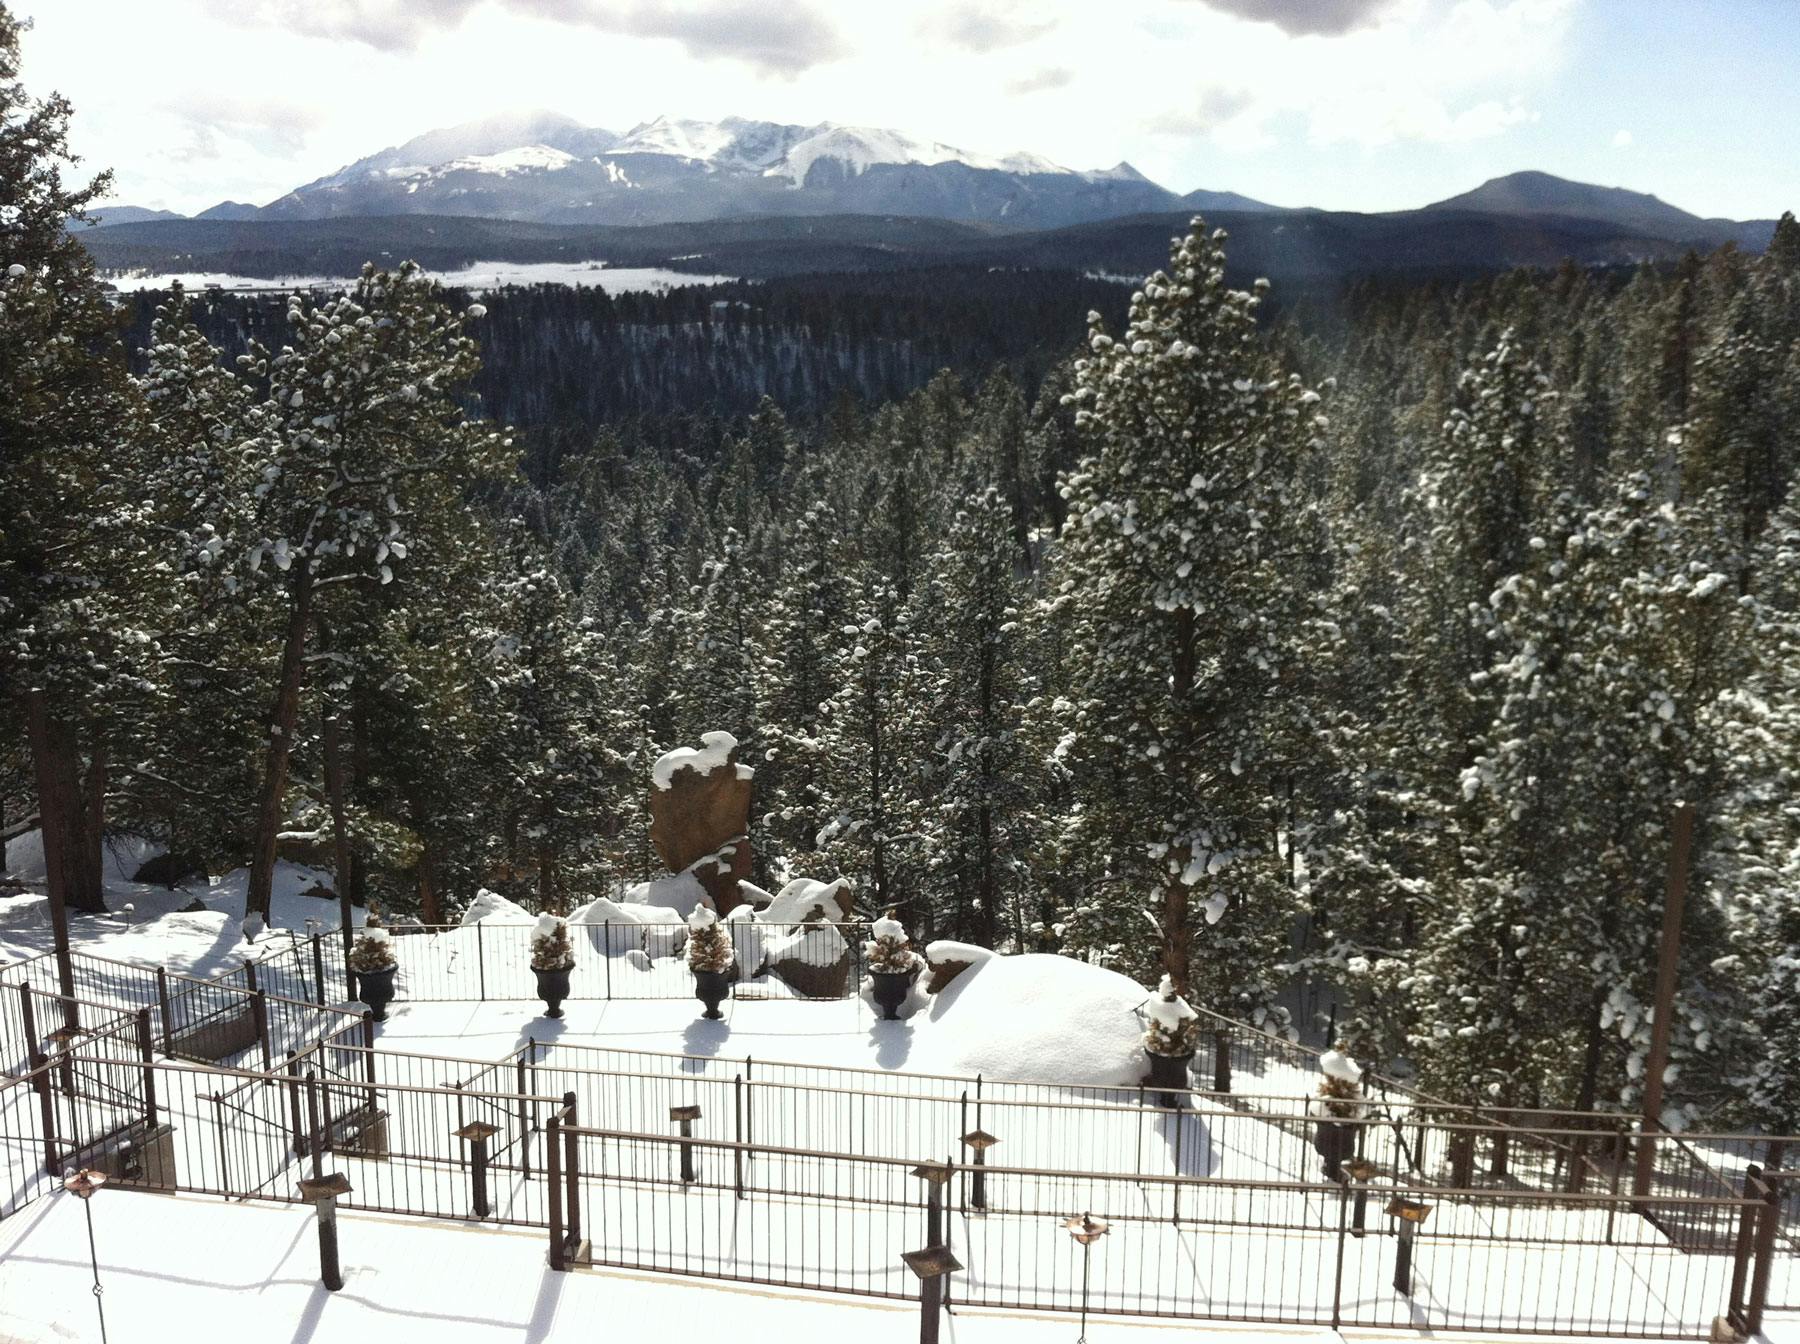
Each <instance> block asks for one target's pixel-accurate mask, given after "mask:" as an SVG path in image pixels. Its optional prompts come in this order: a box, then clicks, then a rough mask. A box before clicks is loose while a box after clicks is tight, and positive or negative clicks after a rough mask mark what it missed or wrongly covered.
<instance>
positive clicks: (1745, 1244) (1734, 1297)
mask: <svg viewBox="0 0 1800 1344" xmlns="http://www.w3.org/2000/svg"><path fill="white" fill-rule="evenodd" d="M1760 1184H1762V1168H1761V1167H1759V1166H1757V1165H1756V1164H1755V1163H1754V1162H1752V1163H1751V1164H1750V1165H1749V1166H1747V1167H1745V1168H1744V1197H1745V1198H1746V1199H1752V1198H1754V1196H1753V1195H1752V1193H1751V1192H1752V1191H1753V1190H1755V1188H1756V1187H1757V1186H1759V1185H1760ZM1760 1211H1761V1210H1760V1209H1759V1207H1758V1206H1757V1205H1755V1204H1745V1205H1743V1206H1742V1207H1741V1208H1740V1209H1739V1210H1738V1230H1737V1236H1736V1238H1735V1239H1734V1240H1733V1241H1732V1245H1731V1296H1730V1297H1728V1298H1727V1299H1726V1300H1725V1319H1726V1320H1728V1321H1729V1322H1731V1324H1732V1325H1734V1326H1736V1327H1737V1328H1738V1329H1740V1330H1742V1329H1743V1328H1744V1305H1745V1304H1744V1288H1745V1286H1746V1284H1747V1282H1748V1280H1749V1278H1750V1248H1751V1246H1752V1244H1753V1243H1754V1241H1755V1237H1756V1216H1757V1214H1758V1213H1759V1212H1760ZM1746 1333H1747V1332H1746Z"/></svg>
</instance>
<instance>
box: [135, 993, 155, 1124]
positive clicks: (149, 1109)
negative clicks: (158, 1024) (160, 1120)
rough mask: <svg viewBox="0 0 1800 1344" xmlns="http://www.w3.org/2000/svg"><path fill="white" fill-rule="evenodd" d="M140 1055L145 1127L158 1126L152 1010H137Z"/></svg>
mask: <svg viewBox="0 0 1800 1344" xmlns="http://www.w3.org/2000/svg"><path fill="white" fill-rule="evenodd" d="M137 1039H138V1056H139V1058H141V1059H142V1060H143V1061H144V1128H145V1129H155V1128H156V1066H155V1063H154V1061H155V1059H156V1051H155V1050H154V1049H152V1048H151V1045H150V1010H149V1009H148V1008H140V1009H138V1010H137Z"/></svg>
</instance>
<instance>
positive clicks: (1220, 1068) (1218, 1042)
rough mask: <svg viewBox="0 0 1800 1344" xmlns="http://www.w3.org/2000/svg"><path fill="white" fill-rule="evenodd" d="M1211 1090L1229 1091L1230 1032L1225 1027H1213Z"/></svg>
mask: <svg viewBox="0 0 1800 1344" xmlns="http://www.w3.org/2000/svg"><path fill="white" fill-rule="evenodd" d="M1213 1091H1215V1092H1229V1091H1231V1033H1230V1031H1229V1030H1228V1029H1227V1028H1225V1027H1214V1028H1213Z"/></svg>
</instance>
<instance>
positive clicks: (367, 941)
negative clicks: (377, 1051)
mask: <svg viewBox="0 0 1800 1344" xmlns="http://www.w3.org/2000/svg"><path fill="white" fill-rule="evenodd" d="M350 969H351V970H353V971H355V972H356V992H357V996H358V997H359V998H361V999H362V1001H363V1002H364V1003H366V1004H367V1005H368V1006H369V1011H370V1012H371V1013H373V1014H374V1015H375V1020H376V1021H377V1022H385V1021H387V1008H388V1004H390V1003H392V1002H393V1001H394V974H395V972H396V971H398V970H399V969H400V963H399V961H398V960H397V959H396V958H395V956H394V935H393V934H391V933H389V932H388V931H387V929H385V928H384V927H382V923H381V916H380V915H379V914H378V913H377V912H376V911H374V910H371V911H369V919H368V922H367V923H366V924H364V925H363V926H362V928H361V929H360V930H358V931H357V934H356V941H355V942H354V943H353V944H351V947H350Z"/></svg>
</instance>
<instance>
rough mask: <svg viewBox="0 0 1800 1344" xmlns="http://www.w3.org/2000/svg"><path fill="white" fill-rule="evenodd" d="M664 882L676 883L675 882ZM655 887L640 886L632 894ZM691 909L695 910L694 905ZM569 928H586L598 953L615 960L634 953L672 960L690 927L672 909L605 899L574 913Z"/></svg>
mask: <svg viewBox="0 0 1800 1344" xmlns="http://www.w3.org/2000/svg"><path fill="white" fill-rule="evenodd" d="M661 880H662V881H665V882H672V881H674V880H675V879H673V878H664V879H661ZM654 885H656V884H655V883H639V884H638V886H637V887H634V888H633V889H632V890H633V891H639V890H641V889H642V888H645V887H650V886H654ZM695 900H696V901H697V900H698V897H696V898H695ZM689 909H690V910H691V909H692V905H691V904H690V905H689ZM569 924H570V926H571V927H574V926H576V925H581V926H583V927H585V928H586V929H587V933H588V939H589V941H591V942H592V943H593V945H594V949H595V951H597V952H599V953H601V954H602V955H603V956H612V957H618V956H627V955H629V954H630V953H631V952H633V951H636V952H638V953H639V954H640V955H645V956H649V957H671V956H674V955H675V950H676V948H678V947H679V946H680V945H681V943H682V941H683V940H684V939H685V938H686V937H687V925H686V924H684V923H682V916H680V915H678V914H677V913H676V912H675V910H674V909H673V908H672V907H671V906H669V905H666V904H660V903H654V904H653V903H646V902H644V901H642V900H637V901H632V900H626V901H623V902H621V901H613V900H609V899H607V898H606V897H604V896H602V897H601V898H600V899H599V900H597V901H590V902H588V904H586V905H584V906H582V907H580V908H579V909H577V910H574V911H572V912H571V913H570V915H569Z"/></svg>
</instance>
